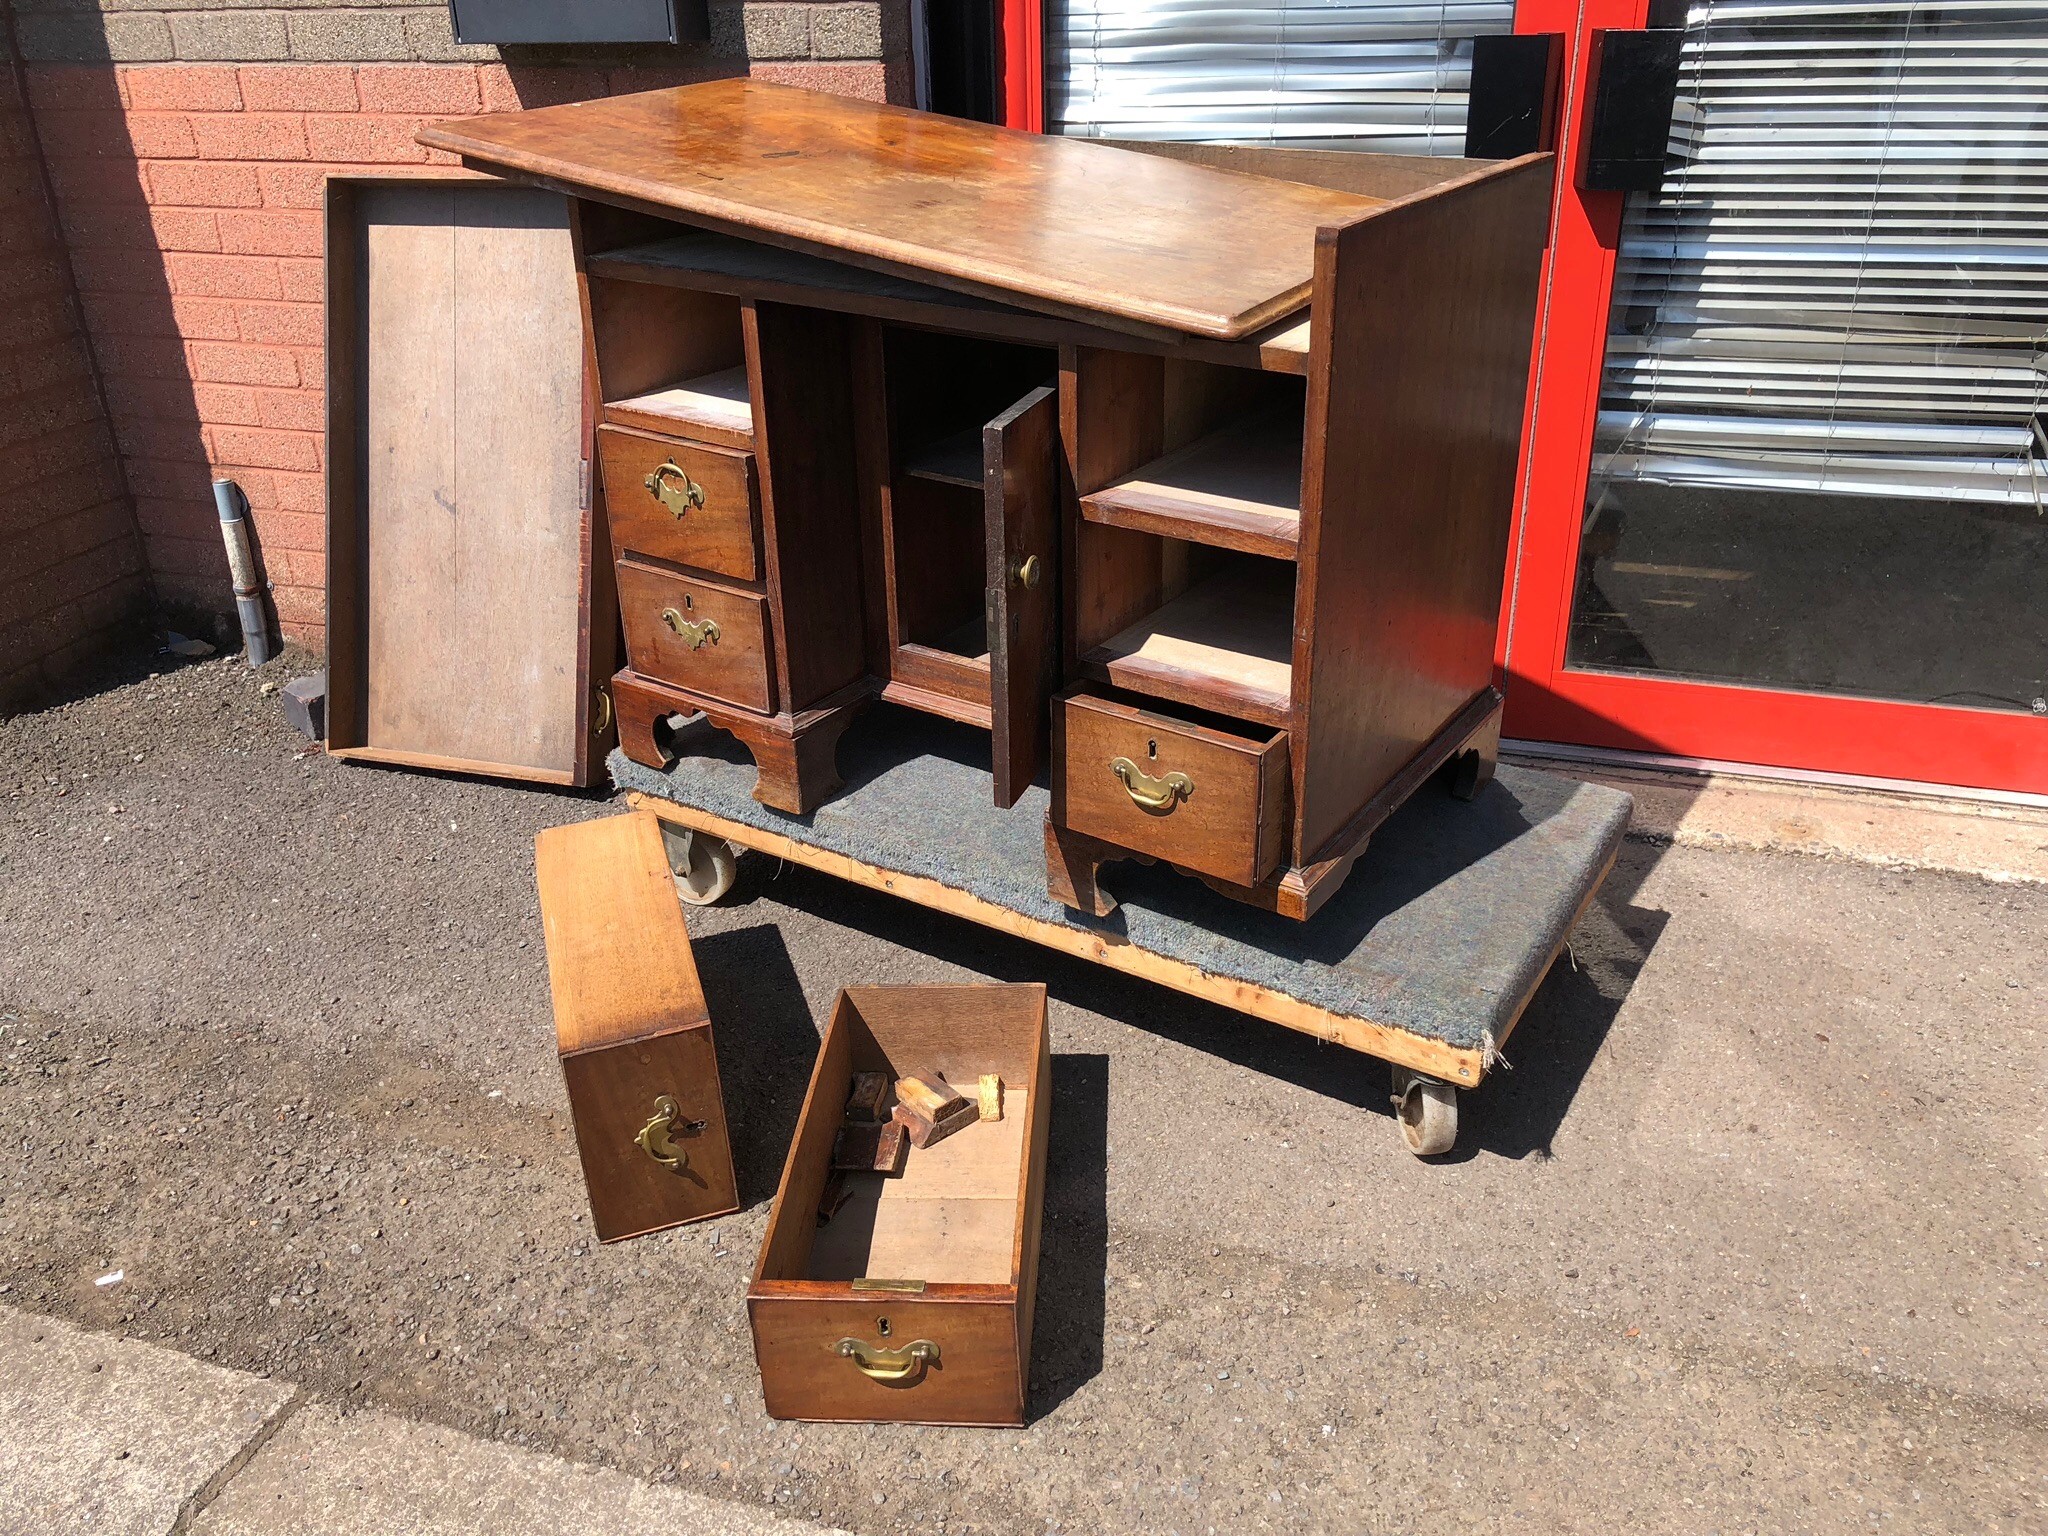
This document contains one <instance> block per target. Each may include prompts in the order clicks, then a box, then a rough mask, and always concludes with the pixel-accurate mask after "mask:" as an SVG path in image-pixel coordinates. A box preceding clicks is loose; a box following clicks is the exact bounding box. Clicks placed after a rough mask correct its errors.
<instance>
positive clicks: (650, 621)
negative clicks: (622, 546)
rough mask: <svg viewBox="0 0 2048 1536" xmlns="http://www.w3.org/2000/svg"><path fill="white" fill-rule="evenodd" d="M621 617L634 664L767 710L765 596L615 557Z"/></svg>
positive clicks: (679, 684)
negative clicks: (617, 560)
mask: <svg viewBox="0 0 2048 1536" xmlns="http://www.w3.org/2000/svg"><path fill="white" fill-rule="evenodd" d="M619 617H620V619H621V620H623V621H624V624H625V629H626V655H627V657H628V658H629V659H630V660H631V661H632V664H633V670H634V671H635V672H639V673H642V674H644V675H646V676H648V677H651V678H653V679H654V680H655V681H657V682H662V683H668V684H670V685H671V686H673V687H676V688H684V689H687V690H689V691H690V692H691V693H701V694H706V695H708V696H709V697H711V698H714V699H723V700H724V701H725V702H726V703H728V704H737V705H739V706H740V707H741V708H743V709H757V710H759V711H761V712H762V713H763V714H768V713H771V712H773V710H774V708H775V683H774V677H773V673H772V671H771V669H770V667H769V664H768V600H767V599H766V598H763V597H756V596H755V595H754V594H753V593H751V592H735V591H733V590H732V589H731V588H730V587H721V586H719V585H718V584H717V583H715V582H709V581H700V580H698V579H697V578H696V577H694V576H682V575H678V574H677V573H676V572H674V571H669V570H664V569H662V568H661V567H659V566H653V565H648V564H645V563H643V562H641V561H638V560H634V559H630V558H628V559H624V560H621V561H620V562H619Z"/></svg>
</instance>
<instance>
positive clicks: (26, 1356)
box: [0, 1308, 293, 1536]
mask: <svg viewBox="0 0 2048 1536" xmlns="http://www.w3.org/2000/svg"><path fill="white" fill-rule="evenodd" d="M292 1397H293V1389H292V1388H291V1387H290V1386H288V1385H286V1384H284V1383H282V1382H276V1381H265V1380H263V1379H262V1378H261V1377H259V1376H252V1375H249V1374H248V1373H247V1372H244V1371H230V1370H223V1369H221V1368H220V1367H219V1366H212V1365H203V1364H201V1363H200V1362H199V1361H196V1360H189V1359H187V1358H186V1357H185V1356H183V1355H181V1354H179V1353H177V1352H176V1351H175V1350H169V1349H159V1348H157V1347H156V1346H155V1345H151V1344H137V1343H134V1342H133V1341H130V1340H123V1339H116V1338H108V1337H106V1336H104V1335H101V1334H94V1333H87V1332H85V1331H84V1330H82V1329H79V1328H73V1327H70V1326H69V1325H67V1324H65V1323H61V1322H58V1321H56V1320H55V1319H53V1318H47V1317H31V1316H29V1315H28V1314H26V1313H22V1312H17V1311H15V1310H13V1309H12V1308H0V1493H4V1496H0V1531H5V1532H8V1533H10V1536H68V1533H71V1532H81V1533H82V1532H87V1531H90V1532H92V1533H94V1536H166V1533H168V1532H170V1531H171V1530H173V1529H174V1528H175V1527H176V1526H177V1525H178V1523H179V1521H180V1520H181V1519H182V1518H184V1517H186V1516H188V1515H189V1513H190V1512H191V1510H192V1509H194V1508H196V1507H197V1506H198V1505H199V1504H200V1503H201V1502H202V1501H203V1499H204V1498H205V1496H206V1495H207V1494H209V1493H210V1492H212V1491H213V1490H214V1489H215V1488H217V1487H218V1486H219V1485H220V1484H222V1483H223V1482H225V1481H226V1480H227V1479H228V1478H229V1476H230V1475H231V1474H232V1473H233V1471H234V1470H235V1469H236V1468H237V1467H238V1466H239V1465H240V1463H241V1460H242V1458H243V1457H244V1456H245V1455H246V1454H247V1453H248V1452H249V1451H251V1450H252V1449H253V1448H254V1447H255V1445H256V1443H257V1441H258V1439H259V1438H260V1437H261V1436H262V1435H263V1433H264V1432H265V1431H266V1430H267V1429H269V1428H270V1426H271V1425H272V1423H273V1421H275V1420H276V1418H277V1417H278V1415H279V1414H281V1413H282V1412H283V1411H284V1409H285V1407H286V1405H287V1404H289V1403H290V1402H291V1400H292Z"/></svg>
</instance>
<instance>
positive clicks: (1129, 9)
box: [1046, 0, 1515, 155]
mask: <svg viewBox="0 0 2048 1536" xmlns="http://www.w3.org/2000/svg"><path fill="white" fill-rule="evenodd" d="M1514 14H1515V8H1514V3H1513V0H1442V3H1439V4H1435V5H1418V4H1405V5H1404V4H1393V3H1386V0H1382V3H1377V4H1375V3H1370V0H1353V3H1342V0H1234V3H1232V0H1047V5H1046V18H1047V19H1046V50H1047V69H1046V74H1047V78H1048V80H1049V82H1050V89H1049V90H1048V93H1047V96H1048V100H1047V109H1046V115H1047V119H1048V126H1049V128H1050V130H1051V131H1052V132H1054V133H1065V134H1078V135H1083V136H1086V137H1090V138H1112V139H1155V140H1182V141H1213V142H1230V143H1240V144H1282V145H1289V146H1293V147H1297V148H1312V149H1366V150H1377V151H1381V152H1385V153H1399V154H1418V155H1456V154H1462V153H1463V152H1464V143H1465V93H1466V88H1467V85H1468V82H1469V80H1470V78H1471V68H1472V39H1473V38H1474V37H1475V36H1477V35H1479V34H1481V33H1490V32H1511V31H1513V30H1514Z"/></svg>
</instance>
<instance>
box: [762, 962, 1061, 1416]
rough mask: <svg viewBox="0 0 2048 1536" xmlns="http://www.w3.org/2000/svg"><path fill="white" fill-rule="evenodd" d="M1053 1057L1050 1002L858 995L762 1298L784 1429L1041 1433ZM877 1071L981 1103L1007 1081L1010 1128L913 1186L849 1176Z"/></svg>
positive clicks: (920, 1151)
mask: <svg viewBox="0 0 2048 1536" xmlns="http://www.w3.org/2000/svg"><path fill="white" fill-rule="evenodd" d="M1047 1051H1048V1044H1047V1034H1046V1026H1045V988H1044V987H1043V986H1040V985H1037V984H1029V985H1021V986H1018V985H1011V986H929V987H926V986H918V987H854V988H849V989H847V990H845V991H843V992H841V993H840V994H839V999H838V1002H837V1004H836V1006H835V1007H834V1008H833V1010H832V1020H831V1023H830V1024H829V1025H827V1027H826V1030H825V1038H824V1040H823V1042H822V1043H821V1045H820V1046H819V1050H818V1062H817V1066H816V1068H815V1070H814V1071H813V1072H812V1074H811V1086H810V1091H809V1092H808V1094H806V1096H805V1098H804V1105H803V1110H802V1112H801V1113H800V1114H799V1115H798V1117H797V1126H796V1136H795V1139H794V1140H793V1141H792V1142H791V1144H790V1149H789V1160H788V1162H787V1163H786V1164H785V1165H784V1168H783V1173H782V1187H781V1188H780V1189H779V1190H778V1191H777V1193H776V1196H775V1205H774V1208H773V1209H772V1210H771V1211H770V1212H769V1216H768V1232H767V1237H766V1239H765V1241H764V1242H763V1244H762V1248H761V1262H760V1264H759V1265H758V1266H757V1267H756V1269H755V1271H754V1280H753V1284H752V1285H750V1286H749V1287H748V1289H747V1315H748V1319H749V1321H750V1322H751V1323H752V1325H753V1332H754V1356H755V1359H756V1360H757V1361H758V1362H759V1364H760V1367H761V1390H762V1395H763V1396H764V1397H765V1399H766V1401H767V1407H768V1412H769V1414H770V1415H771V1416H773V1417H775V1418H778V1419H828V1420H873V1421H886V1422H896V1423H910V1424H1022V1423H1023V1422H1024V1406H1025V1391H1026V1385H1027V1383H1028V1382H1029V1380H1030V1375H1031V1323H1032V1310H1033V1300H1034V1297H1035V1294H1036V1290H1037V1280H1038V1235H1039V1221H1040V1214H1041V1212H1042V1210H1043V1206H1044V1195H1045V1154H1046V1136H1047V1132H1048V1128H1049V1126H1050V1124H1051V1118H1052V1117H1051V1113H1050V1111H1051V1107H1052V1106H1051V1105H1050V1103H1049V1102H1048V1101H1047V1095H1048V1093H1049V1091H1050V1087H1051V1076H1052V1074H1051V1071H1050V1065H1051V1057H1050V1056H1049V1055H1048V1054H1047ZM857 1072H867V1073H873V1072H879V1073H882V1074H883V1075H884V1076H885V1077H886V1078H888V1079H889V1080H890V1081H894V1080H895V1079H897V1078H899V1077H902V1076H905V1075H908V1074H923V1073H931V1072H937V1073H939V1074H940V1075H941V1076H943V1077H944V1078H945V1079H946V1081H947V1082H949V1083H951V1084H953V1085H954V1086H955V1087H958V1088H961V1089H962V1090H963V1091H964V1092H965V1093H966V1094H967V1095H968V1096H969V1097H970V1098H972V1097H974V1096H975V1094H976V1088H977V1084H978V1081H979V1079H980V1077H981V1076H982V1075H983V1074H985V1073H992V1074H994V1075H996V1076H998V1077H1000V1078H1001V1079H1002V1092H1001V1102H1002V1111H1001V1116H1002V1117H1001V1118H1000V1119H998V1120H978V1119H977V1120H970V1121H969V1123H968V1124H966V1125H965V1126H963V1127H961V1128H960V1129H958V1130H956V1131H955V1132H953V1133H952V1134H951V1135H949V1136H947V1137H946V1138H945V1139H944V1140H941V1141H934V1142H933V1143H932V1144H931V1145H929V1146H926V1147H911V1148H910V1149H909V1150H908V1152H907V1153H906V1155H905V1158H904V1161H903V1164H902V1167H901V1170H900V1171H899V1172H897V1173H895V1174H893V1175H891V1174H885V1173H879V1172H844V1173H838V1174H835V1173H834V1171H833V1167H832V1164H833V1148H834V1144H835V1142H836V1141H837V1139H838V1136H839V1133H840V1128H841V1125H842V1123H843V1122H844V1121H845V1120H846V1119H847V1118H848V1115H849V1106H848V1103H847V1097H848V1090H849V1088H850V1087H851V1085H852V1080H853V1075H854V1074H855V1073H857ZM885 1112H886V1110H885Z"/></svg>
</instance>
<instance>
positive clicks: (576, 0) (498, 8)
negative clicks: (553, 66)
mask: <svg viewBox="0 0 2048 1536" xmlns="http://www.w3.org/2000/svg"><path fill="white" fill-rule="evenodd" d="M448 9H449V10H450V11H451V12H452V13H453V15H454V21H455V40H456V41H457V42H458V43H701V42H704V41H706V40H708V39H709V38H710V36H711V14H710V11H709V9H708V6H707V0H448Z"/></svg>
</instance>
